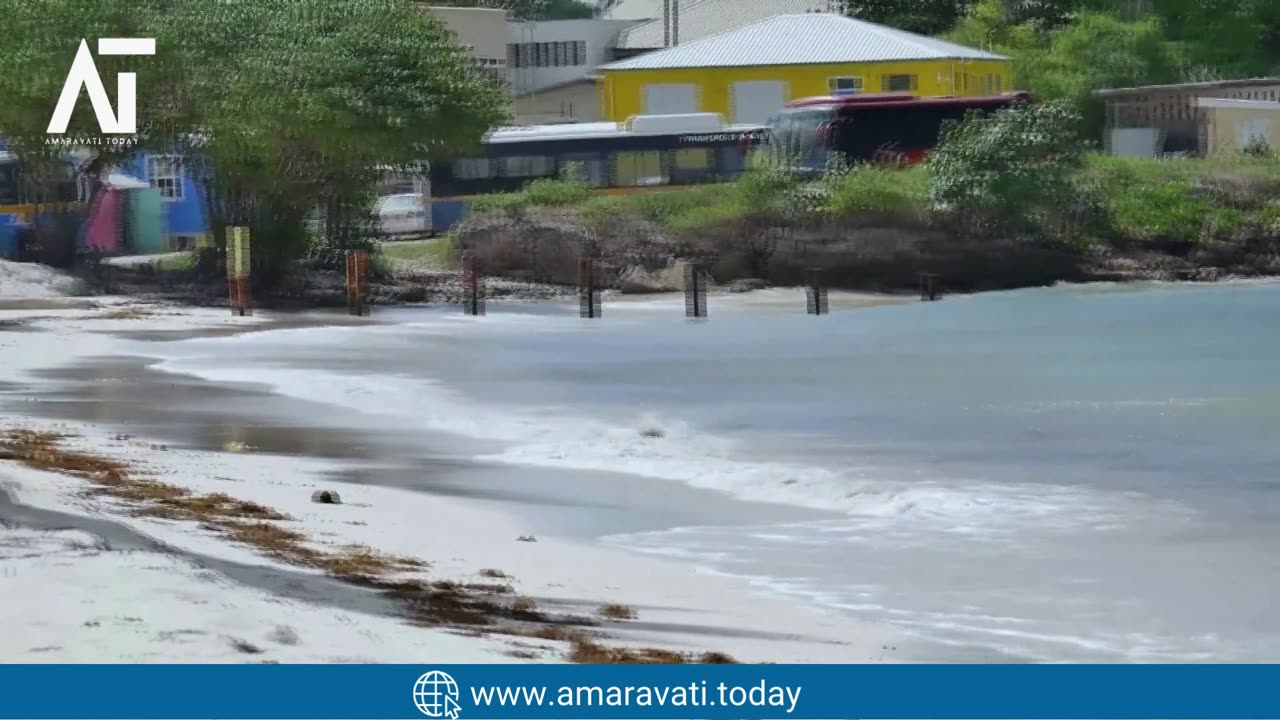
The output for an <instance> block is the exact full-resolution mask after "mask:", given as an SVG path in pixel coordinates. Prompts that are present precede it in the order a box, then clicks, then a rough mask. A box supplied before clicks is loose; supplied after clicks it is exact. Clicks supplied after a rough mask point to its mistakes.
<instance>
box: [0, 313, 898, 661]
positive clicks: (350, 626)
mask: <svg viewBox="0 0 1280 720" xmlns="http://www.w3.org/2000/svg"><path fill="white" fill-rule="evenodd" d="M102 302H103V304H104V305H107V306H108V307H105V308H104V309H102V310H93V311H86V310H75V309H67V310H50V309H41V310H39V311H34V310H0V322H3V321H5V320H20V319H23V318H31V317H34V316H38V317H39V318H42V319H37V320H34V321H32V322H31V327H32V328H33V329H35V330H38V332H26V331H18V332H13V331H8V332H6V331H2V330H0V382H9V383H24V382H26V383H30V382H34V381H32V380H31V378H30V377H29V376H28V374H27V373H28V372H29V371H31V370H34V369H37V368H44V367H50V366H54V365H57V364H63V363H67V362H70V361H73V360H74V359H76V358H82V357H86V356H94V355H104V354H109V353H110V352H112V349H113V347H114V346H115V344H116V343H117V342H118V341H117V340H116V339H115V338H113V337H112V336H111V335H109V334H107V333H109V332H111V331H124V330H131V331H143V330H145V331H154V330H166V329H178V328H191V329H195V328H201V327H214V326H226V325H229V324H234V325H249V324H252V323H261V322H263V321H264V320H265V319H266V318H265V317H264V316H263V315H258V316H255V317H251V318H233V317H231V316H230V313H228V312H222V311H212V310H188V309H173V308H159V311H160V313H161V314H157V315H154V316H150V317H143V318H138V319H102V318H101V317H100V316H101V315H104V314H106V313H109V312H111V311H112V307H111V306H114V305H116V304H118V303H121V302H123V301H119V300H115V301H102ZM29 400H30V401H31V402H39V401H40V389H39V386H38V385H33V386H32V389H31V391H30V394H29ZM15 426H20V427H27V428H33V429H38V428H49V429H56V430H59V431H62V432H70V433H74V434H75V435H77V436H78V437H76V438H75V439H73V440H71V441H70V443H71V444H72V445H75V446H78V447H83V448H85V449H92V451H93V452H95V453H98V454H102V455H106V456H111V457H119V458H125V459H128V460H130V461H131V462H135V463H137V464H139V465H141V466H143V467H145V468H146V469H147V470H149V471H150V472H151V473H152V474H154V476H155V477H156V478H157V479H159V480H162V481H164V482H169V483H172V484H176V485H180V486H183V487H186V488H189V489H191V490H194V491H198V492H225V493H227V494H229V495H232V496H235V497H237V498H241V499H245V500H252V501H256V502H259V503H262V504H265V505H268V506H271V507H274V508H276V509H278V510H280V511H282V512H284V513H286V514H288V515H289V516H291V517H293V518H295V519H296V520H295V521H293V522H289V523H285V524H286V525H288V526H290V527H292V528H295V529H298V530H301V531H303V532H305V533H307V534H308V535H309V536H310V537H312V538H314V539H315V540H317V541H319V542H322V543H329V544H332V545H335V546H340V545H348V544H364V545H368V546H372V547H374V548H376V549H378V550H381V551H384V552H387V553H393V554H398V555H409V556H413V557H417V558H420V559H423V560H426V561H428V562H429V563H430V564H431V566H430V568H429V570H428V573H429V575H430V576H431V577H433V578H436V579H441V578H447V579H455V580H479V579H481V578H479V577H478V576H477V575H476V573H477V572H478V571H479V570H480V569H482V568H498V569H501V570H503V571H505V572H507V573H509V574H511V575H512V576H514V577H515V582H514V585H515V588H516V590H517V592H519V593H521V594H523V595H526V596H528V597H532V598H535V599H536V600H537V601H538V603H539V605H540V607H542V608H543V609H545V610H551V611H556V610H560V611H567V612H571V613H574V614H592V613H593V612H594V610H595V608H596V607H598V606H599V605H600V604H601V603H605V602H618V603H625V604H627V605H630V606H632V607H634V608H635V609H636V610H637V611H638V613H639V618H638V619H637V620H635V621H632V622H622V623H610V624H609V626H608V627H606V628H604V629H605V630H606V631H607V632H609V633H610V634H611V635H612V636H613V637H614V638H616V640H617V642H618V643H619V644H628V643H635V644H639V645H646V646H658V647H664V648H670V649H679V650H691V651H703V650H717V651H722V652H727V653H729V654H730V655H732V656H734V657H736V658H738V659H740V660H744V661H757V662H759V661H773V662H878V661H889V660H901V659H904V658H902V657H899V655H900V654H899V653H895V652H886V651H884V650H883V648H884V647H885V646H896V645H897V644H898V643H899V638H898V637H897V636H895V635H893V634H892V633H891V632H890V631H888V630H886V629H881V628H878V627H874V626H867V625H864V624H860V623H856V622H853V621H851V620H849V619H847V618H844V617H840V616H835V615H827V614H821V613H817V612H814V611H809V610H806V609H802V608H797V607H794V606H792V605H790V604H789V603H787V602H785V601H782V600H779V599H775V598H772V597H768V596H765V595H762V594H759V593H758V592H757V591H756V590H754V589H753V588H751V587H750V586H749V585H748V584H747V583H746V582H745V581H741V580H737V579H733V578H728V577H723V576H717V575H712V574H708V573H706V572H704V571H701V570H700V569H698V568H697V567H695V566H693V565H686V564H683V563H680V562H678V561H674V560H668V559H661V558H654V557H646V556H640V555H633V554H630V553H627V552H625V551H621V550H616V549H610V548H605V547H601V546H595V545H588V544H582V543H571V542H565V541H559V540H553V539H550V538H539V541H538V542H532V543H531V542H517V541H516V538H517V537H518V536H520V535H522V534H524V533H525V532H526V530H525V529H523V528H522V527H521V526H520V525H519V521H518V520H516V519H515V516H514V515H508V514H507V513H504V512H501V511H500V510H496V509H493V507H492V506H491V505H482V504H479V503H476V502H472V501H468V500H465V499H456V498H445V497H437V496H432V495H427V494H423V493H415V492H410V491H407V490H400V489H392V488H381V487H371V486H364V485H344V484H342V483H333V482H327V481H325V482H324V483H323V487H325V488H330V489H334V490H337V491H338V492H339V493H340V494H341V496H342V499H343V501H344V504H342V505H317V504H314V503H312V502H311V501H310V496H311V492H312V490H314V489H315V488H317V487H318V486H320V485H319V483H320V481H319V480H318V479H317V478H318V473H319V472H321V471H324V470H331V469H333V466H332V465H330V464H326V463H323V462H319V461H304V460H299V459H297V458H290V457H277V456H268V455H261V454H256V453H253V452H245V453H234V452H225V453H210V452H200V451H187V450H174V449H159V448H157V447H155V446H154V443H152V442H151V441H148V440H146V439H139V438H132V439H128V440H123V439H117V435H116V433H117V432H119V430H118V429H116V428H109V427H95V426H91V425H87V424H80V423H57V422H51V421H48V420H40V419H35V418H30V417H24V416H21V415H15V414H12V413H9V414H6V413H5V412H4V411H0V428H8V427H15ZM512 472H519V469H518V468H513V469H512ZM0 488H3V489H5V490H6V491H7V492H8V493H9V494H10V495H11V496H13V497H14V498H15V500H16V501H17V502H20V503H22V504H24V505H27V506H30V507H34V508H42V509H46V510H53V511H58V512H62V513H71V514H75V515H77V516H81V517H89V518H109V519H111V520H112V521H113V522H117V523H119V524H121V525H125V526H127V527H129V528H132V529H134V530H136V531H137V532H139V533H142V534H144V535H146V536H149V537H151V538H155V539H156V540H158V541H160V542H161V543H163V544H164V545H165V546H168V547H170V548H173V549H174V550H175V551H180V552H185V553H194V554H198V555H200V556H204V557H207V558H214V559H217V560H219V561H230V562H234V563H240V564H242V565H248V566H258V567H265V568H275V569H277V570H279V573H280V574H281V575H293V576H297V575H298V574H305V573H307V572H308V571H304V570H300V569H297V568H292V567H289V566H286V565H282V564H275V563H274V561H271V560H267V559H265V558H263V557H261V556H260V555H258V554H256V553H255V552H254V551H253V550H252V549H251V548H248V547H241V546H236V545H233V544H230V543H227V542H226V541H224V540H222V539H219V538H218V537H216V536H215V535H213V534H212V533H209V532H206V531H203V530H200V529H199V528H198V527H197V526H196V525H195V524H193V523H187V522H173V521H164V520H156V519H149V518H137V517H131V516H129V515H128V514H127V512H126V509H125V508H122V507H119V506H116V505H113V504H112V503H111V502H110V501H107V500H103V499H101V498H88V497H86V496H84V495H83V491H84V489H85V484H84V482H83V481H81V480H78V479H76V478H72V477H66V476H60V475H55V474H50V473H42V472H36V471H32V470H29V469H26V468H23V467H20V466H18V465H16V464H14V463H12V462H3V461H0ZM205 564H206V565H207V566H206V567H201V564H200V563H197V562H194V561H192V560H190V559H184V558H183V557H182V556H181V554H180V553H179V552H174V553H166V552H162V551H145V550H120V549H109V548H105V547H104V546H103V543H102V542H101V541H100V540H97V539H95V538H93V537H92V536H88V535H86V534H85V533H83V532H70V531H68V532H46V533H41V532H33V531H30V530H25V529H4V528H3V527H0V607H3V608H4V609H5V612H3V613H0V637H3V638H5V642H3V643H0V661H3V662H175V661H176V662H228V661H229V662H258V661H278V662H352V661H354V662H414V661H419V662H512V661H514V659H513V658H512V657H510V656H509V655H507V654H506V653H507V652H508V651H510V650H512V649H513V645H519V646H520V647H521V648H522V649H528V641H521V642H519V643H517V642H516V641H515V640H513V639H512V638H507V637H502V636H497V635H494V636H490V637H485V638H481V637H464V636H461V635H458V634H455V633H450V632H447V631H443V630H432V629H423V628H418V627H411V626H408V625H405V624H404V623H403V622H401V621H400V620H399V619H397V618H395V617H392V616H388V615H387V614H385V613H379V612H377V611H375V610H361V609H359V608H356V609H352V608H350V607H342V606H339V605H336V604H335V603H332V602H325V601H324V600H322V599H316V600H306V599H299V598H297V597H296V596H294V597H285V596H283V595H285V594H282V593H275V592H268V591H267V590H264V589H260V588H259V587H254V586H252V585H245V584H242V583H240V582H238V581H236V580H234V579H232V578H230V577H228V576H227V575H226V574H224V573H223V572H220V571H219V570H218V569H216V566H217V562H216V561H215V562H214V563H212V564H209V563H205ZM315 577H316V578H317V582H319V581H320V580H319V576H318V575H316V576H315ZM324 582H329V581H327V580H326V581H324ZM371 597H372V595H371ZM243 643H249V644H250V645H252V646H253V648H254V649H256V650H258V651H260V652H254V653H246V652H245V651H244V650H242V649H237V645H240V647H243ZM537 643H538V647H537V648H536V649H537V651H538V655H539V657H538V659H539V660H542V661H551V662H556V661H560V660H561V658H562V653H563V650H564V648H563V647H562V646H559V645H557V644H556V643H548V642H544V641H537Z"/></svg>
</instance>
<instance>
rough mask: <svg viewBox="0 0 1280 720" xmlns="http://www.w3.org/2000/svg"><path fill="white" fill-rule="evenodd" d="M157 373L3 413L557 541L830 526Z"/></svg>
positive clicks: (87, 373) (3, 397) (116, 360)
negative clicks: (501, 521)
mask: <svg viewBox="0 0 1280 720" xmlns="http://www.w3.org/2000/svg"><path fill="white" fill-rule="evenodd" d="M154 362H155V361H153V360H148V359H145V358H139V357H104V358H95V359H91V360H87V361H82V362H80V363H77V364H74V365H71V366H67V367H61V368H55V369H48V370H42V371H39V373H38V375H39V376H40V377H42V378H44V379H47V380H49V381H52V384H51V385H49V386H42V387H41V390H40V393H39V396H38V398H36V397H32V396H28V395H26V394H25V392H24V389H23V388H9V389H8V390H4V389H2V388H0V408H4V409H8V410H12V411H14V412H20V413H22V414H26V415H31V416H36V417H44V418H48V419H54V420H67V421H75V422H88V423H94V424H97V425H101V426H104V427H109V428H112V429H114V430H116V431H118V432H121V433H126V434H130V435H137V436H141V437H146V438H149V439H152V440H155V441H158V442H162V443H165V444H166V445H171V446H173V447H175V448H186V449H191V450H205V451H226V450H228V449H233V450H234V451H236V452H239V453H241V454H243V453H260V454H269V455H291V456H297V457H306V458H319V459H325V460H334V461H338V462H337V464H336V467H335V469H334V470H333V471H331V472H330V473H328V476H329V477H331V478H333V479H334V480H335V481H340V482H345V483H353V484H357V485H368V486H378V487H391V488H399V489H404V490H411V491H414V492H421V493H427V494H433V495H441V496H447V497H456V498H468V499H471V500H474V501H478V502H481V503H484V504H486V505H489V506H492V507H497V508H501V509H504V510H508V511H511V512H516V513H519V514H520V516H521V519H522V522H525V523H526V524H528V525H530V526H531V527H532V528H534V531H535V532H538V533H543V534H548V535H556V536H561V537H598V536H601V535H607V534H614V533H633V532H645V531H652V530H663V529H667V528H672V527H682V526H689V525H734V524H742V525H751V524H759V523H762V522H803V521H806V520H814V519H820V518H824V517H827V514H825V513H820V512H817V511H811V510H805V509H802V508H796V507H792V506H788V505H776V504H770V503H754V502H745V501H740V500H736V499H733V498H729V497H727V496H725V495H723V494H721V493H716V492H713V491H710V490H702V489H698V488H692V487H689V486H687V485H684V484H682V483H677V482H674V481H667V480H661V479H655V478H645V477H639V476H634V475H627V474H622V473H605V472H594V471H592V472H588V471H573V470H563V469H550V468H535V467H513V466H510V465H505V464H489V463H483V462H477V461H474V460H471V459H469V456H470V455H472V454H475V453H477V452H481V451H484V450H492V449H493V447H494V446H492V445H489V444H485V443H482V442H481V441H477V440H473V439H469V438H462V437H458V436H452V435H444V434H441V433H430V432H424V431H406V430H400V431H397V430H395V429H390V428H387V427H386V426H385V425H379V426H378V427H377V428H376V429H374V428H371V427H369V426H367V425H362V423H361V419H362V416H361V415H360V414H358V413H354V412H347V411H340V412H337V413H335V411H334V409H333V408H332V407H330V406H327V405H320V404H316V403H309V402H306V401H302V400H297V399H293V398H286V397H281V396H279V395H275V394H272V393H269V392H265V391H263V390H260V389H257V388H255V387H253V386H249V385H224V384H215V383H210V382H206V381H204V380H200V379H197V378H192V377H189V376H184V375H177V374H173V373H168V372H161V371H157V370H152V369H150V367H149V366H150V365H152V364H153V363H154ZM655 485H658V486H660V487H661V490H656V489H655Z"/></svg>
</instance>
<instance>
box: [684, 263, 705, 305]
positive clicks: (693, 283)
mask: <svg viewBox="0 0 1280 720" xmlns="http://www.w3.org/2000/svg"><path fill="white" fill-rule="evenodd" d="M684 314H685V316H686V317H691V318H705V317H706V316H707V287H706V280H705V279H704V278H703V276H702V268H701V267H699V266H698V264H697V263H693V262H690V263H686V264H685V266H684Z"/></svg>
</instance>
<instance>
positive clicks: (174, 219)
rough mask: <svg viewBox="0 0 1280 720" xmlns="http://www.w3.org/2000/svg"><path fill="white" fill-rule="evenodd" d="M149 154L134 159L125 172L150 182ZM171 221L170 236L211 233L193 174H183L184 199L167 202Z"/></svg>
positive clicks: (201, 192)
mask: <svg viewBox="0 0 1280 720" xmlns="http://www.w3.org/2000/svg"><path fill="white" fill-rule="evenodd" d="M148 156H149V155H148V154H147V153H142V154H140V155H138V156H137V157H135V158H133V159H132V160H131V161H130V162H128V163H127V164H126V165H125V166H124V167H122V168H121V170H123V171H124V172H126V173H128V174H130V175H132V176H134V177H136V178H138V179H140V180H146V181H148V182H149V181H150V178H148V177H147V157H148ZM164 205H165V209H166V212H167V213H168V216H169V217H168V219H169V234H170V235H198V234H201V233H207V232H209V222H208V220H206V219H205V216H204V196H203V191H202V190H201V188H200V186H199V184H197V183H196V182H195V180H194V179H192V177H191V174H190V173H187V172H183V173H182V199H181V200H165V201H164Z"/></svg>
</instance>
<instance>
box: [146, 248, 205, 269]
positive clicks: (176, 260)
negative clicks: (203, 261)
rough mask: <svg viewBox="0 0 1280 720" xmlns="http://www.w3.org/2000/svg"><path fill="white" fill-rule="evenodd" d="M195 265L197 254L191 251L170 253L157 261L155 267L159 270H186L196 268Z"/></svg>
mask: <svg viewBox="0 0 1280 720" xmlns="http://www.w3.org/2000/svg"><path fill="white" fill-rule="evenodd" d="M195 267H196V255H195V253H190V252H184V253H181V254H175V255H170V256H168V257H163V258H160V259H159V260H157V261H156V262H155V268H156V270H158V271H159V272H186V271H188V270H194V269H195Z"/></svg>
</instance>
